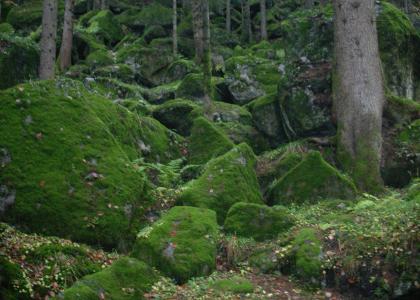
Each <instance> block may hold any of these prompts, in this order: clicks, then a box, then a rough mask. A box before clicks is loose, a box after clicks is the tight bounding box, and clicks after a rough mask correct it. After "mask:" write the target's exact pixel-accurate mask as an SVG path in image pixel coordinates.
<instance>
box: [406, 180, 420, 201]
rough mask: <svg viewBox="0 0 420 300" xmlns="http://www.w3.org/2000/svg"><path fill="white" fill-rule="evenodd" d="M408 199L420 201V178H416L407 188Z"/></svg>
mask: <svg viewBox="0 0 420 300" xmlns="http://www.w3.org/2000/svg"><path fill="white" fill-rule="evenodd" d="M406 199H407V200H414V201H420V178H416V179H414V180H413V182H412V183H411V184H410V186H409V187H408V189H407V195H406Z"/></svg>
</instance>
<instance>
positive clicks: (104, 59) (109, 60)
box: [86, 49, 114, 68]
mask: <svg viewBox="0 0 420 300" xmlns="http://www.w3.org/2000/svg"><path fill="white" fill-rule="evenodd" d="M113 63H114V59H113V57H112V55H111V53H110V52H109V51H108V50H105V49H100V50H96V51H94V52H91V53H90V54H89V55H88V56H87V57H86V64H87V65H88V66H90V67H91V68H95V67H103V66H108V65H111V64H113Z"/></svg>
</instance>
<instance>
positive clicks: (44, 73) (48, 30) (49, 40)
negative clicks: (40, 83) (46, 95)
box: [39, 0, 58, 79]
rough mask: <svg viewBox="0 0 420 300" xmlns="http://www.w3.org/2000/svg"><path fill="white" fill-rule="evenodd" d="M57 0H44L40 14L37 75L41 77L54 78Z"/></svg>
mask: <svg viewBox="0 0 420 300" xmlns="http://www.w3.org/2000/svg"><path fill="white" fill-rule="evenodd" d="M57 9H58V3H57V0H44V5H43V15H42V35H41V45H40V47H41V59H40V65H39V77H40V78H41V79H52V78H54V65H55V59H56V46H55V43H56V38H57Z"/></svg>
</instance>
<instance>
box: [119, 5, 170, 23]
mask: <svg viewBox="0 0 420 300" xmlns="http://www.w3.org/2000/svg"><path fill="white" fill-rule="evenodd" d="M117 18H118V21H119V22H121V24H124V25H126V26H128V27H130V28H132V29H139V28H140V29H143V28H145V27H149V26H153V25H161V26H168V25H171V24H172V10H171V9H170V8H168V7H165V6H162V5H161V4H159V3H156V1H153V2H152V3H151V4H149V5H146V6H144V7H143V8H142V9H129V10H126V11H124V12H123V13H122V14H121V15H119V16H118V17H117Z"/></svg>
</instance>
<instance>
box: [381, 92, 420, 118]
mask: <svg viewBox="0 0 420 300" xmlns="http://www.w3.org/2000/svg"><path fill="white" fill-rule="evenodd" d="M386 99H387V102H386V106H385V115H384V116H385V118H387V119H389V120H391V121H392V122H393V123H394V124H397V125H398V124H404V123H407V122H410V121H411V120H413V119H415V118H416V116H417V115H420V103H419V102H418V101H415V100H411V99H407V98H403V97H398V96H396V95H394V94H387V96H386Z"/></svg>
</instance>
